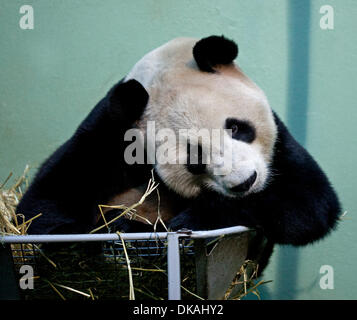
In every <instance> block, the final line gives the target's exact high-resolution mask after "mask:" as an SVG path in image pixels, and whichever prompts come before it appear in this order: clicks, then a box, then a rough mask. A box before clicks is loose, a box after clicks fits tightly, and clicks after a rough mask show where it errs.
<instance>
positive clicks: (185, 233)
mask: <svg viewBox="0 0 357 320" xmlns="http://www.w3.org/2000/svg"><path fill="white" fill-rule="evenodd" d="M248 230H249V229H248V228H247V227H243V226H236V227H230V228H222V229H215V230H209V231H190V230H182V231H177V232H136V233H121V236H122V238H123V239H124V240H146V239H165V238H167V237H168V235H169V234H177V235H178V236H179V237H189V238H193V239H196V238H210V237H218V236H221V235H228V234H233V233H240V232H245V231H248ZM112 240H120V239H119V236H118V235H117V234H116V233H96V234H44V235H26V236H21V235H20V236H1V237H0V243H44V242H46V243H49V242H87V241H112Z"/></svg>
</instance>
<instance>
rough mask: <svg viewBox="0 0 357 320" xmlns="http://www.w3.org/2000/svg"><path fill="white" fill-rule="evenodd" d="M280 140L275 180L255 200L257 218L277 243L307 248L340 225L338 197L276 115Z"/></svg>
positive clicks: (276, 153) (324, 176) (275, 165)
mask: <svg viewBox="0 0 357 320" xmlns="http://www.w3.org/2000/svg"><path fill="white" fill-rule="evenodd" d="M274 117H275V122H276V124H277V126H278V140H277V143H276V147H275V155H274V160H273V167H272V169H273V177H272V181H271V182H270V183H269V185H268V186H267V188H266V189H265V190H264V191H263V192H261V193H260V194H258V195H257V197H256V198H255V199H254V200H255V201H256V203H257V204H258V205H257V206H256V207H255V208H254V211H255V215H256V217H257V220H259V221H260V222H261V223H262V225H263V226H264V229H265V233H266V234H267V235H268V236H269V238H270V239H272V240H273V241H274V242H276V243H281V244H293V245H305V244H307V243H311V242H313V241H315V240H318V239H321V238H322V237H324V236H325V235H326V234H328V233H329V232H330V231H331V230H333V229H334V228H335V226H336V225H337V221H338V218H339V215H340V213H341V208H340V203H339V200H338V197H337V195H336V193H335V191H334V189H333V188H332V186H331V184H330V182H329V181H328V179H327V177H326V175H325V174H324V172H323V171H322V170H321V168H320V167H319V166H318V164H317V163H316V162H315V160H314V159H313V158H312V157H311V155H310V154H309V153H308V152H307V151H306V150H305V149H304V148H303V147H302V146H301V145H300V144H299V143H298V142H297V141H296V140H295V139H294V138H293V137H292V136H291V134H290V133H289V131H288V130H287V128H286V127H285V125H284V124H283V123H282V121H281V120H280V119H279V118H278V116H277V115H276V114H275V115H274Z"/></svg>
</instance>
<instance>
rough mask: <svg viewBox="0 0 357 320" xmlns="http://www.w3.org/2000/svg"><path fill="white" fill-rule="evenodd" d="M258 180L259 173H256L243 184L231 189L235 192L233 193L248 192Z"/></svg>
mask: <svg viewBox="0 0 357 320" xmlns="http://www.w3.org/2000/svg"><path fill="white" fill-rule="evenodd" d="M256 179H257V172H256V171H254V173H253V174H252V175H251V176H250V177H249V178H248V179H247V180H245V181H244V182H243V183H241V184H239V185H237V186H235V187H233V188H231V191H233V192H244V191H248V190H249V189H250V187H251V186H252V185H253V183H254V182H255V180H256Z"/></svg>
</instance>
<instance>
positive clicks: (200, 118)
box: [159, 73, 270, 128]
mask: <svg viewBox="0 0 357 320" xmlns="http://www.w3.org/2000/svg"><path fill="white" fill-rule="evenodd" d="M165 82H166V83H165V87H166V90H167V92H170V93H169V95H170V99H169V101H168V102H166V103H165V102H163V103H159V104H161V105H162V107H163V108H165V109H166V110H167V111H169V112H168V115H170V114H171V117H173V118H175V120H177V121H178V122H180V121H179V120H180V119H182V120H186V119H187V118H189V119H190V124H191V125H193V126H199V127H202V126H203V127H205V126H206V127H208V128H212V127H217V128H221V127H222V125H223V124H224V122H225V120H226V119H227V118H237V119H242V120H249V121H250V122H252V123H256V122H257V121H258V122H262V121H264V117H266V116H269V115H268V114H267V112H266V111H268V110H269V109H270V107H269V105H268V103H267V100H266V98H265V95H264V94H262V91H261V90H260V89H257V88H256V87H254V86H248V85H247V84H246V83H243V82H241V81H240V79H237V78H232V77H227V76H224V75H220V74H218V75H213V76H212V75H210V74H207V73H202V75H199V76H197V75H196V77H195V76H192V75H189V76H187V77H182V76H181V79H180V80H179V81H178V79H177V78H174V79H172V81H170V80H169V79H166V80H165ZM161 97H162V98H163V100H166V97H165V92H163V93H162V95H161ZM182 113H183V114H184V115H186V117H182V116H180V114H182ZM187 124H189V123H187Z"/></svg>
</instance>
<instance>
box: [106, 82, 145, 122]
mask: <svg viewBox="0 0 357 320" xmlns="http://www.w3.org/2000/svg"><path fill="white" fill-rule="evenodd" d="M148 100H149V94H148V93H147V91H146V90H145V88H144V87H143V86H142V85H141V83H140V82H138V81H136V80H134V79H131V80H128V81H126V82H123V81H121V82H119V83H118V84H117V85H115V86H114V87H113V88H112V89H111V90H110V92H109V111H110V113H111V115H113V116H116V117H120V119H121V120H124V121H126V122H134V121H136V120H138V119H140V117H141V115H142V113H143V112H144V109H145V107H146V105H147V103H148Z"/></svg>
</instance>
